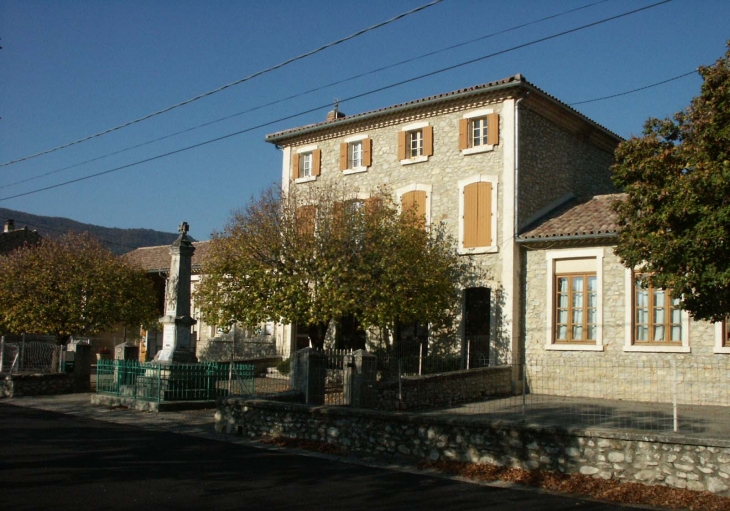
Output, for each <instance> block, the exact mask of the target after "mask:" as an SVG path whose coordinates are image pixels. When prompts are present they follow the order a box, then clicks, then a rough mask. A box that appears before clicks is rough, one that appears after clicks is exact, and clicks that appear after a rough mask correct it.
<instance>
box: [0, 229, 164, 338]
mask: <svg viewBox="0 0 730 511" xmlns="http://www.w3.org/2000/svg"><path fill="white" fill-rule="evenodd" d="M157 315H158V312H157V310H156V298H155V293H154V289H153V287H152V282H151V281H150V280H149V279H148V278H147V277H146V276H145V274H144V272H143V271H142V270H141V269H137V268H134V267H132V266H130V265H129V264H128V263H126V262H125V261H124V260H122V259H121V258H119V257H117V256H114V255H113V254H112V253H111V252H110V251H109V250H108V249H106V248H105V247H104V246H103V245H101V243H99V242H98V241H97V240H96V239H94V238H92V237H90V236H88V235H85V234H66V235H64V236H61V237H60V238H58V239H49V238H44V239H43V240H42V241H41V243H40V244H39V245H36V246H26V247H23V248H20V249H18V250H15V251H14V252H11V253H10V254H8V255H5V256H2V257H0V323H1V324H2V327H3V329H4V331H6V332H10V333H21V332H31V333H37V334H51V335H55V336H56V339H57V340H58V342H59V343H62V344H64V343H66V342H67V341H68V340H69V338H70V337H71V336H72V335H80V336H90V335H94V334H97V333H99V332H100V331H103V330H106V329H109V328H110V327H112V326H113V325H116V324H120V323H121V324H123V325H125V326H129V327H139V326H140V325H145V326H152V325H154V324H155V323H156V320H157Z"/></svg>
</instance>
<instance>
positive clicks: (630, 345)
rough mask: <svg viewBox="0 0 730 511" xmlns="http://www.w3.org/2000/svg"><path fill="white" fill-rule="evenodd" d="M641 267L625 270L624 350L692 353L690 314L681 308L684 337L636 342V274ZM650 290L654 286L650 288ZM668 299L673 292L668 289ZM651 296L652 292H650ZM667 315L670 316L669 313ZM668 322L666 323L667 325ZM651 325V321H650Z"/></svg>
mask: <svg viewBox="0 0 730 511" xmlns="http://www.w3.org/2000/svg"><path fill="white" fill-rule="evenodd" d="M641 273H642V272H641V268H636V269H635V270H631V269H627V270H626V272H625V283H624V286H625V298H626V301H625V315H624V319H625V321H624V323H625V332H624V337H625V341H624V348H623V350H624V351H636V352H642V353H690V352H691V348H690V346H689V334H690V331H689V314H688V313H687V312H686V311H684V310H680V313H679V314H680V325H681V328H682V334H681V335H682V339H681V342H678V341H662V342H656V341H639V342H636V339H635V336H636V292H637V289H636V278H635V275H637V274H641ZM649 289H650V290H651V289H653V287H650V288H649ZM666 293H667V298H668V300H670V301H671V293H670V292H669V290H667V291H666ZM649 296H650V297H651V293H650V294H649ZM648 309H649V316H650V317H651V316H652V315H653V313H652V311H653V309H652V307H651V305H648ZM666 316H669V314H667V315H666ZM667 324H668V323H665V327H666V325H667ZM649 325H651V322H650V323H649Z"/></svg>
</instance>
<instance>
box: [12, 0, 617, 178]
mask: <svg viewBox="0 0 730 511" xmlns="http://www.w3.org/2000/svg"><path fill="white" fill-rule="evenodd" d="M609 1H611V0H600V1H598V2H593V3H591V4H588V5H584V6H582V7H576V8H575V9H570V10H567V11H563V12H560V13H557V14H552V15H550V16H546V17H544V18H540V19H538V20H534V21H530V22H527V23H522V24H521V25H515V26H513V27H510V28H507V29H504V30H500V31H498V32H493V33H491V34H487V35H484V36H481V37H477V38H475V39H470V40H468V41H464V42H461V43H457V44H454V45H452V46H448V47H446V48H442V49H439V50H436V51H432V52H429V53H424V54H422V55H419V56H417V57H412V58H409V59H406V60H401V61H400V62H396V63H394V64H389V65H387V66H383V67H380V68H377V69H373V70H372V71H366V72H364V73H360V74H357V75H354V76H351V77H349V78H344V79H342V80H338V81H336V82H331V83H328V84H326V85H322V86H319V87H316V88H314V89H309V90H307V91H304V92H300V93H297V94H294V95H291V96H287V97H285V98H282V99H277V100H275V101H271V102H269V103H265V104H263V105H259V106H255V107H253V108H249V109H247V110H243V111H241V112H237V113H234V114H230V115H226V116H224V117H220V118H218V119H215V120H212V121H209V122H206V123H203V124H198V125H196V126H192V127H190V128H186V129H184V130H180V131H176V132H174V133H170V134H168V135H165V136H162V137H158V138H155V139H152V140H148V141H146V142H142V143H140V144H135V145H133V146H129V147H126V148H124V149H119V150H118V151H114V152H111V153H107V154H104V155H101V156H97V157H96V158H92V159H89V160H85V161H82V162H79V163H74V164H73V165H68V166H66V167H62V168H60V169H56V170H52V171H50V172H46V173H43V174H39V175H37V176H32V177H28V178H25V179H21V180H19V181H15V182H12V183H8V184H6V185H2V186H0V190H2V189H4V188H10V187H12V186H15V185H19V184H22V183H27V182H28V181H34V180H36V179H40V178H42V177H46V176H50V175H52V174H56V173H58V172H61V171H64V170H69V169H72V168H75V167H79V166H81V165H85V164H87V163H92V162H95V161H98V160H101V159H104V158H107V157H109V156H114V155H117V154H120V153H124V152H127V151H131V150H132V149H137V148H140V147H144V146H146V145H150V144H153V143H155V142H160V141H162V140H165V139H168V138H172V137H175V136H177V135H182V134H184V133H188V132H190V131H194V130H197V129H200V128H204V127H206V126H210V125H212V124H217V123H219V122H222V121H226V120H228V119H232V118H234V117H238V116H240V115H244V114H247V113H250V112H254V111H256V110H260V109H262V108H266V107H268V106H272V105H276V104H278V103H283V102H284V101H288V100H290V99H296V98H299V97H302V96H305V95H307V94H311V93H313V92H317V91H320V90H323V89H326V88H328V87H333V86H335V85H340V84H343V83H345V82H349V81H352V80H356V79H357V78H362V77H364V76H369V75H373V74H375V73H379V72H381V71H385V70H386V69H391V68H394V67H397V66H401V65H403V64H408V63H411V62H414V61H416V60H420V59H423V58H426V57H431V56H433V55H437V54H439V53H443V52H445V51H449V50H453V49H455V48H460V47H462V46H466V45H468V44H472V43H475V42H478V41H483V40H485V39H489V38H490V37H495V36H498V35H502V34H505V33H507V32H512V31H515V30H518V29H520V28H525V27H528V26H530V25H536V24H538V23H542V22H543V21H548V20H551V19H554V18H558V17H560V16H565V15H566V14H571V13H573V12H576V11H580V10H583V9H587V8H589V7H593V6H595V5H598V4H603V3H606V2H609Z"/></svg>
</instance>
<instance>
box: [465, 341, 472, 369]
mask: <svg viewBox="0 0 730 511" xmlns="http://www.w3.org/2000/svg"><path fill="white" fill-rule="evenodd" d="M470 359H471V339H467V340H466V368H467V369H471V360H470Z"/></svg>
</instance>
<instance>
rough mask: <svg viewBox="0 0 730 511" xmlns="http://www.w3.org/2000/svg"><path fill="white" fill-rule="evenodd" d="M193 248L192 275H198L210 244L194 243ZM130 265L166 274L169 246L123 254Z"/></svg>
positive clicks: (206, 242)
mask: <svg viewBox="0 0 730 511" xmlns="http://www.w3.org/2000/svg"><path fill="white" fill-rule="evenodd" d="M193 246H194V247H195V252H193V261H192V264H193V268H192V270H193V273H199V272H200V269H201V267H202V262H203V260H204V259H205V256H206V255H207V253H208V248H209V247H210V242H208V241H194V242H193ZM122 257H124V258H126V259H127V260H128V261H130V262H131V263H132V264H136V265H138V266H140V267H142V268H144V269H145V270H146V271H147V272H166V271H169V270H170V245H158V246H156V247H141V248H138V249H136V250H133V251H132V252H129V253H127V254H124V255H123V256H122Z"/></svg>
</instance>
